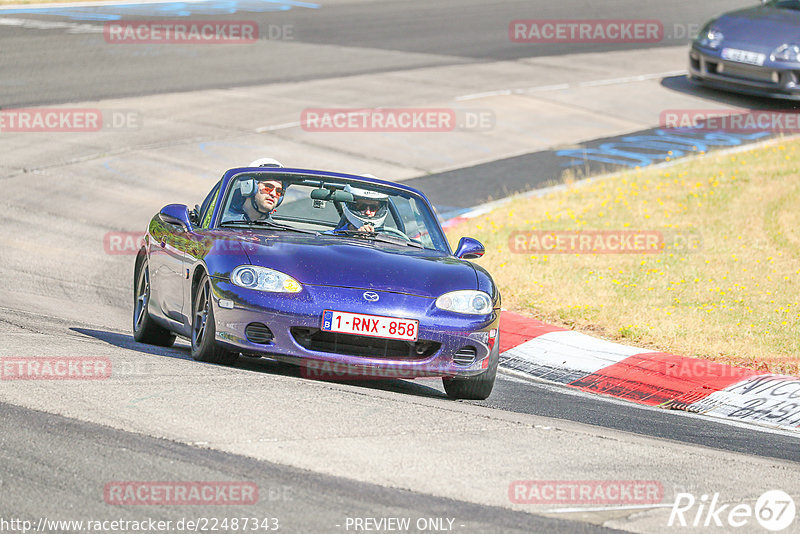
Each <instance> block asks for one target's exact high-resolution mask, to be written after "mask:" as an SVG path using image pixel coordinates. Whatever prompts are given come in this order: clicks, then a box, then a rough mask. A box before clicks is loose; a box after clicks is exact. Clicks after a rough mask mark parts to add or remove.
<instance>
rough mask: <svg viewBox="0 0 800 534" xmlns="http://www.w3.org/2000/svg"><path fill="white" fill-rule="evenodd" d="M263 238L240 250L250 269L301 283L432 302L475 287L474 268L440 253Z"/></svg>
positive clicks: (338, 240)
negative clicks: (276, 273)
mask: <svg viewBox="0 0 800 534" xmlns="http://www.w3.org/2000/svg"><path fill="white" fill-rule="evenodd" d="M287 237H288V236H286V234H282V235H281V236H280V238H279V239H276V238H271V237H269V236H263V237H261V238H260V239H258V241H257V242H254V241H249V242H248V243H247V244H246V245H244V250H245V252H246V254H247V256H248V258H249V260H250V263H251V264H252V265H258V266H261V267H269V268H270V269H275V270H278V271H281V272H283V273H285V274H288V275H289V276H292V277H293V278H295V279H296V280H297V281H298V282H300V283H301V284H308V285H321V286H338V287H351V288H358V289H372V290H378V291H394V292H398V293H406V294H410V295H417V296H421V297H430V298H435V297H438V296H440V295H442V294H444V293H447V292H448V291H455V290H459V289H478V277H477V274H476V272H475V268H474V267H473V266H472V265H471V264H470V263H469V262H467V261H464V260H458V259H455V258H453V257H452V256H448V255H446V254H445V253H443V252H437V251H434V250H423V249H419V248H415V247H410V246H406V245H392V244H387V243H381V242H375V241H369V240H362V239H359V238H348V237H340V236H326V235H321V236H319V237H314V236H310V235H309V236H296V237H291V238H288V239H287Z"/></svg>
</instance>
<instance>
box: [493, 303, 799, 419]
mask: <svg viewBox="0 0 800 534" xmlns="http://www.w3.org/2000/svg"><path fill="white" fill-rule="evenodd" d="M500 366H501V367H502V368H505V369H508V370H512V371H515V372H517V373H522V374H524V375H527V376H531V377H535V378H539V379H543V380H548V381H550V382H555V383H559V384H564V385H566V386H568V387H572V388H577V389H580V390H582V391H587V392H591V393H599V394H603V395H610V396H612V397H617V398H620V399H626V400H629V401H633V402H636V403H639V404H646V405H650V406H658V407H662V408H668V409H677V410H686V411H688V412H693V413H700V414H705V415H708V416H712V417H720V418H726V419H729V420H735V421H740V422H749V423H757V424H761V425H766V426H771V427H775V428H781V429H787V430H795V431H798V430H800V378H797V377H793V376H785V375H776V374H770V373H763V372H759V371H755V370H753V369H747V368H744V367H734V366H730V365H725V364H721V363H715V362H710V361H707V360H701V359H697V358H686V357H682V356H676V355H674V354H667V353H664V352H654V351H647V350H645V349H640V348H636V347H629V346H626V345H620V344H618V343H612V342H610V341H604V340H601V339H597V338H594V337H591V336H588V335H586V334H581V333H580V332H575V331H572V330H565V329H563V328H559V327H555V326H551V325H548V324H545V323H542V322H541V321H537V320H536V319H532V318H529V317H524V316H522V315H518V314H515V313H511V312H503V313H502V318H501V319H500Z"/></svg>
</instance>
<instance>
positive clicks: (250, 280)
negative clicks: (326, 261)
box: [231, 265, 303, 293]
mask: <svg viewBox="0 0 800 534" xmlns="http://www.w3.org/2000/svg"><path fill="white" fill-rule="evenodd" d="M231 282H233V283H234V284H235V285H237V286H240V287H246V288H248V289H258V290H259V291H272V292H273V293H299V292H300V290H301V289H302V288H303V286H301V285H300V282H298V281H297V280H295V279H294V278H292V277H291V276H289V275H288V274H283V273H282V272H280V271H275V270H273V269H267V268H266V267H256V266H255V265H240V266H238V267H237V268H235V269H234V270H233V272H232V273H231Z"/></svg>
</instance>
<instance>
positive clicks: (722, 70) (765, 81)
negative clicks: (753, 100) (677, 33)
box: [689, 44, 800, 100]
mask: <svg viewBox="0 0 800 534" xmlns="http://www.w3.org/2000/svg"><path fill="white" fill-rule="evenodd" d="M689 78H691V79H694V80H698V81H701V82H703V83H705V84H708V85H711V86H714V87H717V88H719V89H725V90H728V91H734V92H737V93H745V94H748V95H755V96H767V97H771V98H782V99H788V100H800V65H793V64H786V63H775V62H772V61H769V60H767V61H766V62H765V63H764V65H762V66H757V65H748V64H745V63H737V62H733V61H727V60H724V59H722V57H721V55H720V50H713V51H712V50H710V49H704V48H700V47H699V46H697V45H696V44H693V45H692V47H691V49H690V50H689Z"/></svg>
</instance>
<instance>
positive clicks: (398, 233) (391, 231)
mask: <svg viewBox="0 0 800 534" xmlns="http://www.w3.org/2000/svg"><path fill="white" fill-rule="evenodd" d="M375 231H376V232H384V233H386V234H392V235H396V236H397V237H402V238H403V239H405V240H406V241H411V238H410V237H408V236H407V235H406V234H404V233H403V232H401V231H400V230H398V229H397V228H392V227H390V226H382V227H380V228H376V229H375Z"/></svg>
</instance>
